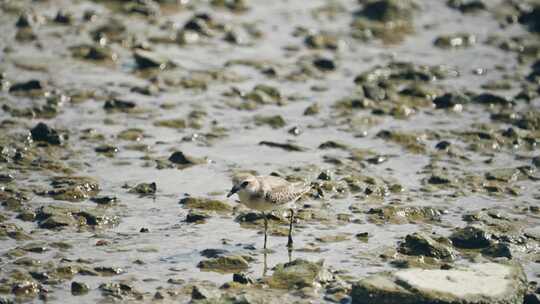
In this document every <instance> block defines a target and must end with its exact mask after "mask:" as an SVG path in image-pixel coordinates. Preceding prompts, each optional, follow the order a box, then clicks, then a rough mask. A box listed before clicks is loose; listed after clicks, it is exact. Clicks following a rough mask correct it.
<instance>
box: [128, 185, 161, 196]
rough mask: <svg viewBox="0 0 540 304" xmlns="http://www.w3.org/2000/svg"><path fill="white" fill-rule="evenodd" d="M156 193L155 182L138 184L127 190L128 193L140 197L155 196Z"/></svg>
mask: <svg viewBox="0 0 540 304" xmlns="http://www.w3.org/2000/svg"><path fill="white" fill-rule="evenodd" d="M156 191H157V184H156V183H155V182H152V183H140V184H138V185H137V186H135V187H133V188H131V189H130V190H129V192H130V193H138V194H142V195H149V194H155V193H156Z"/></svg>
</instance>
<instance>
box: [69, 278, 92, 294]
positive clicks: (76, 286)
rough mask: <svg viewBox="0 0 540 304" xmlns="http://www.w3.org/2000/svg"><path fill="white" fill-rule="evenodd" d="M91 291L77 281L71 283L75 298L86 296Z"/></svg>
mask: <svg viewBox="0 0 540 304" xmlns="http://www.w3.org/2000/svg"><path fill="white" fill-rule="evenodd" d="M89 290H90V288H89V287H88V285H87V284H86V283H82V282H77V281H73V282H71V294H72V295H74V296H78V295H83V294H86V293H88V291H89Z"/></svg>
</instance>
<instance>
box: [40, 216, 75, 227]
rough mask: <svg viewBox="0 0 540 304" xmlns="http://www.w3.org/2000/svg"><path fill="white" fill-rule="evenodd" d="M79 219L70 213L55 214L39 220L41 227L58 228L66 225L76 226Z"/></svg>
mask: <svg viewBox="0 0 540 304" xmlns="http://www.w3.org/2000/svg"><path fill="white" fill-rule="evenodd" d="M75 224H77V221H75V219H74V218H73V217H71V216H69V215H62V214H55V215H52V216H49V217H47V218H46V219H45V220H43V221H40V222H39V227H40V228H45V229H56V228H61V227H65V226H74V225H75Z"/></svg>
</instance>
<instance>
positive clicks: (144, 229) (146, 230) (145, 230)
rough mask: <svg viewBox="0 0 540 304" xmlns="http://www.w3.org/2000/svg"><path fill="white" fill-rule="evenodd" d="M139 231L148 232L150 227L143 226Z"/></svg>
mask: <svg viewBox="0 0 540 304" xmlns="http://www.w3.org/2000/svg"><path fill="white" fill-rule="evenodd" d="M139 232H140V233H148V232H150V229H148V228H144V227H143V228H141V230H139Z"/></svg>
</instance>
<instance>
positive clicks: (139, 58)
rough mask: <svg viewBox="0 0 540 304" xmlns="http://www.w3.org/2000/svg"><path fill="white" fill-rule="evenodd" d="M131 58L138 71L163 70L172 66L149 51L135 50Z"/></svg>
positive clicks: (163, 58) (163, 57) (162, 57)
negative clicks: (133, 59)
mask: <svg viewBox="0 0 540 304" xmlns="http://www.w3.org/2000/svg"><path fill="white" fill-rule="evenodd" d="M133 57H134V58H135V62H136V63H137V66H138V67H139V69H148V68H159V69H160V70H163V69H165V68H167V67H171V66H173V64H172V63H171V62H170V61H169V60H168V59H167V58H166V57H165V56H162V55H159V54H157V53H154V52H150V51H145V50H141V49H137V50H135V51H134V52H133Z"/></svg>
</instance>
